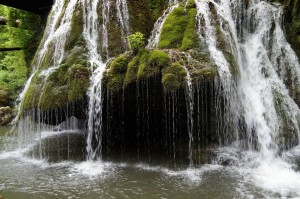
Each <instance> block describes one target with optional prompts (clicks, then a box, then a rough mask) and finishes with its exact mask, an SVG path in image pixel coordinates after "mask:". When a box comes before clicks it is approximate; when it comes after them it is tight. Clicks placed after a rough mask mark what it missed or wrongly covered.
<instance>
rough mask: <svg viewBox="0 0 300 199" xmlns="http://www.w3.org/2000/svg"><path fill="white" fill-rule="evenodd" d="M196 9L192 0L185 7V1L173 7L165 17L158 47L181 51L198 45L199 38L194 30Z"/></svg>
mask: <svg viewBox="0 0 300 199" xmlns="http://www.w3.org/2000/svg"><path fill="white" fill-rule="evenodd" d="M196 15H197V9H196V5H195V2H194V0H189V2H188V3H187V6H186V7H185V2H183V3H181V4H180V6H179V7H178V8H175V9H174V10H173V11H172V13H171V14H170V15H169V16H168V17H167V19H166V21H165V23H164V25H163V29H162V33H161V36H160V41H159V43H158V48H161V49H164V48H165V49H172V48H177V49H180V50H182V51H185V50H188V49H192V48H197V47H199V39H198V36H197V30H196V24H197V21H196Z"/></svg>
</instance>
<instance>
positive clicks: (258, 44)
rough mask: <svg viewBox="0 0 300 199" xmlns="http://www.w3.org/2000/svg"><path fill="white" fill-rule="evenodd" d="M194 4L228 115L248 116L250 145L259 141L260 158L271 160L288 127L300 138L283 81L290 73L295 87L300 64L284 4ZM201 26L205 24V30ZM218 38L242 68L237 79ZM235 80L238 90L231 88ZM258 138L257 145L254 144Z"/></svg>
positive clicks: (227, 1)
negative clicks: (285, 26) (284, 27)
mask: <svg viewBox="0 0 300 199" xmlns="http://www.w3.org/2000/svg"><path fill="white" fill-rule="evenodd" d="M196 4H197V10H198V16H197V17H198V22H199V24H198V26H199V37H200V39H201V40H205V42H206V44H207V45H208V48H209V52H210V54H211V57H212V59H213V61H214V62H215V63H216V65H217V69H218V72H219V75H220V79H221V84H222V87H223V89H224V92H225V95H226V98H227V99H228V101H229V102H230V106H229V109H231V110H230V111H231V112H233V113H234V114H232V115H230V116H231V117H236V118H235V119H233V120H234V121H238V119H239V117H241V116H242V117H243V118H244V119H245V123H246V126H247V132H246V133H247V137H248V142H249V144H248V145H249V146H250V148H251V147H252V148H256V147H255V146H253V144H257V145H258V146H257V148H258V150H259V152H260V154H261V158H262V159H263V160H266V159H269V160H271V159H272V158H273V157H275V156H276V154H277V152H278V150H279V147H280V143H279V142H278V137H279V136H280V134H282V133H285V132H284V130H283V129H285V126H284V125H286V124H288V125H289V126H290V130H291V131H292V133H295V134H297V136H296V138H295V139H296V140H295V142H296V143H298V141H299V138H298V136H299V118H300V117H299V116H300V110H299V108H298V106H297V104H296V103H295V102H294V100H293V99H292V97H291V95H290V93H292V92H291V91H289V90H288V89H289V88H288V87H287V86H286V85H285V83H286V82H287V80H286V78H288V77H287V76H286V75H287V74H288V73H291V74H292V75H291V78H292V81H293V85H292V89H297V86H296V85H299V82H298V81H299V77H300V76H299V69H300V68H299V62H298V60H297V57H296V55H295V53H294V52H293V50H292V48H291V47H290V45H289V44H288V43H287V41H286V39H285V37H284V32H283V30H282V24H281V22H282V15H283V8H282V7H281V6H280V5H279V4H270V3H267V2H264V1H257V0H252V1H250V2H249V5H248V7H247V8H246V6H245V3H244V2H241V1H238V0H236V1H230V0H221V1H219V2H218V1H213V0H209V1H200V0H197V1H196ZM214 10H215V12H216V13H214ZM241 14H243V15H244V16H243V20H241ZM203 24H205V25H204V27H205V28H201V27H202V26H203ZM216 26H217V27H218V29H219V30H217V28H216ZM274 26H275V27H274ZM218 31H219V32H218ZM220 37H223V38H225V39H224V40H225V41H227V42H228V45H229V47H230V53H231V54H232V55H233V56H234V61H235V62H236V64H237V66H238V74H235V75H237V77H238V78H237V79H236V80H235V79H234V78H233V74H232V71H231V69H230V67H232V66H230V63H229V61H228V59H226V53H228V52H225V50H224V49H220V48H218V46H217V41H218V40H220ZM203 38H205V39H203ZM227 50H228V49H227ZM231 65H232V64H231ZM234 81H236V82H237V83H236V85H237V86H236V87H237V88H236V92H237V94H235V91H233V90H231V89H232V88H233V86H232V85H235V84H234ZM228 89H229V90H228ZM292 89H290V90H292ZM296 91H297V90H296ZM232 96H234V98H235V99H234V98H233V97H232ZM232 102H234V104H236V106H234V105H233V106H232V104H233V103H232ZM239 107H240V108H239ZM256 136H257V142H258V143H253V140H255V138H254V137H256Z"/></svg>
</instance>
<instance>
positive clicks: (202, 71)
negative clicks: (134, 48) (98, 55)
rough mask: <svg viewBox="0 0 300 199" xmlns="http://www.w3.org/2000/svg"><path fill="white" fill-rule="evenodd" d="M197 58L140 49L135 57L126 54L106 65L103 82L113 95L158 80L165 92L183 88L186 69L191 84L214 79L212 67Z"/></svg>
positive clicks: (213, 66) (197, 55) (190, 53)
mask: <svg viewBox="0 0 300 199" xmlns="http://www.w3.org/2000/svg"><path fill="white" fill-rule="evenodd" d="M204 60H205V59H201V56H199V53H197V52H196V50H189V51H187V52H181V51H179V50H175V49H173V50H167V49H166V50H157V49H156V50H146V49H144V50H141V51H140V52H139V53H138V54H137V55H136V56H134V55H133V54H132V53H131V52H126V53H124V54H121V55H119V56H118V57H116V58H114V59H112V60H111V61H110V62H109V63H108V64H107V69H106V71H105V74H104V79H103V83H104V85H105V86H106V87H107V89H108V90H109V91H110V92H112V93H114V92H115V93H116V92H118V91H120V90H122V89H124V88H126V87H127V86H128V85H130V84H132V83H136V82H137V81H140V80H147V79H149V78H152V77H161V83H162V85H163V86H164V88H165V90H166V91H167V92H174V91H176V90H178V89H182V88H185V87H186V85H187V72H186V70H185V69H184V68H186V69H187V70H188V72H189V73H190V76H191V78H192V81H193V83H196V82H198V81H203V80H205V79H210V78H214V77H216V76H217V70H216V66H215V65H214V64H213V63H212V62H209V61H204Z"/></svg>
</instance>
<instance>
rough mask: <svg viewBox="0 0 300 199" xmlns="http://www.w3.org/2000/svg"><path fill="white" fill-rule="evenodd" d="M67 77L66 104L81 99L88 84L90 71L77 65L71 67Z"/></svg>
mask: <svg viewBox="0 0 300 199" xmlns="http://www.w3.org/2000/svg"><path fill="white" fill-rule="evenodd" d="M68 76H69V82H68V102H73V101H76V100H81V99H83V97H84V96H85V95H86V92H87V90H88V88H89V84H90V80H89V76H90V70H89V69H88V68H87V67H84V66H82V65H79V64H77V65H74V66H72V67H71V69H70V70H69V74H68Z"/></svg>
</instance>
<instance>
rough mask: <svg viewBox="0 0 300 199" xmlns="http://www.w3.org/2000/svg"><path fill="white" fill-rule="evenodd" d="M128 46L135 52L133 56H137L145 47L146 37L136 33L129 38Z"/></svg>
mask: <svg viewBox="0 0 300 199" xmlns="http://www.w3.org/2000/svg"><path fill="white" fill-rule="evenodd" d="M127 40H128V44H129V46H130V49H131V50H132V51H133V54H135V55H136V54H137V53H138V52H139V50H140V49H142V48H144V47H145V36H144V34H143V33H141V32H136V33H134V34H131V35H129V36H128V37H127Z"/></svg>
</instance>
